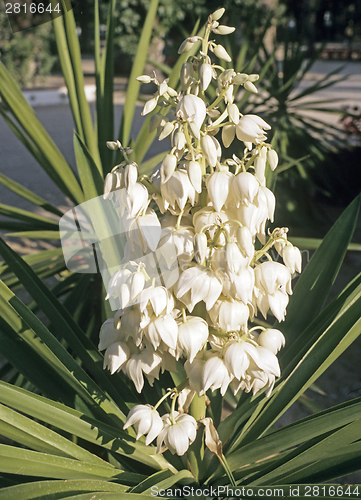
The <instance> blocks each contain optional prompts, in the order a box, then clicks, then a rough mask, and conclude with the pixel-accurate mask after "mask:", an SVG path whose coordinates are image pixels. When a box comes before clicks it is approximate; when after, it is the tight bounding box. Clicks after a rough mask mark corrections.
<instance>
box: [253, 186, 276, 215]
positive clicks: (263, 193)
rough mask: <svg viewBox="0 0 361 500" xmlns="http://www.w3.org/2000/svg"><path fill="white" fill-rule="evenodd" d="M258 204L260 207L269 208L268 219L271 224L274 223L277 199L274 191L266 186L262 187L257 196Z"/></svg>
mask: <svg viewBox="0 0 361 500" xmlns="http://www.w3.org/2000/svg"><path fill="white" fill-rule="evenodd" d="M257 203H258V205H259V206H261V205H264V206H265V207H267V218H268V219H269V220H270V221H271V222H273V217H274V213H275V207H276V198H275V195H274V194H273V193H272V191H271V190H270V189H268V188H267V187H265V186H260V188H259V191H258V195H257Z"/></svg>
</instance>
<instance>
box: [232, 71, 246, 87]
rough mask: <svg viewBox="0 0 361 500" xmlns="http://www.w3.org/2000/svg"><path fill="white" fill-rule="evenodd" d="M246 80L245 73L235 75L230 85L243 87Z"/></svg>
mask: <svg viewBox="0 0 361 500" xmlns="http://www.w3.org/2000/svg"><path fill="white" fill-rule="evenodd" d="M247 80H248V75H247V74H246V73H237V74H236V76H234V77H233V80H232V83H233V84H234V85H243V84H244V83H245V82H246V81H247Z"/></svg>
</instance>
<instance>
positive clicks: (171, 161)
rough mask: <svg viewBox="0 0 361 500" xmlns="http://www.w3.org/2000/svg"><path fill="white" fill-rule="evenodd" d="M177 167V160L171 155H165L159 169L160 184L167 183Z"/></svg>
mask: <svg viewBox="0 0 361 500" xmlns="http://www.w3.org/2000/svg"><path fill="white" fill-rule="evenodd" d="M176 166H177V158H176V157H175V156H174V155H172V154H167V155H165V158H164V160H163V161H162V165H161V167H160V176H161V179H162V183H165V182H167V181H168V180H169V179H170V178H171V177H172V175H173V173H174V171H175V168H176Z"/></svg>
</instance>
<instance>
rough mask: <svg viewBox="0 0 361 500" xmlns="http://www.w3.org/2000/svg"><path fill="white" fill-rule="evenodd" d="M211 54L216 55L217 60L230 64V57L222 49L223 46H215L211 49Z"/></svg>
mask: <svg viewBox="0 0 361 500" xmlns="http://www.w3.org/2000/svg"><path fill="white" fill-rule="evenodd" d="M213 52H214V53H215V54H216V56H217V57H219V59H223V60H224V61H227V62H231V61H232V59H231V56H230V55H229V54H228V52H227V51H226V49H225V48H224V47H223V45H216V46H215V47H214V48H213Z"/></svg>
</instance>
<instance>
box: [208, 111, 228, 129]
mask: <svg viewBox="0 0 361 500" xmlns="http://www.w3.org/2000/svg"><path fill="white" fill-rule="evenodd" d="M227 116H228V111H227V108H226V109H225V110H224V111H223V113H222V114H221V115H220V116H219V117H218V118H217V119H216V120H215V121H214V122H213V123H212V125H211V126H210V127H208V128H207V130H213V129H215V128H217V127H218V125H219V124H220V123H222V122H223V120H224V119H225V118H227ZM225 125H227V124H226V123H225Z"/></svg>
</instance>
